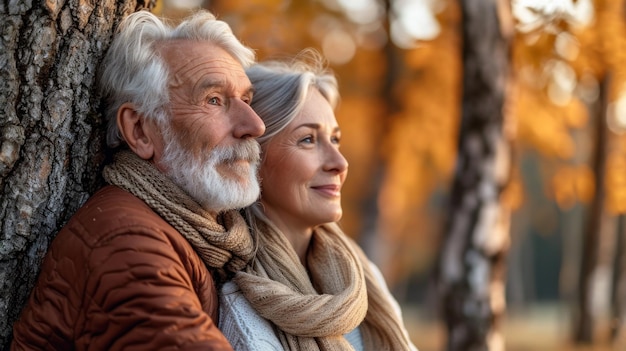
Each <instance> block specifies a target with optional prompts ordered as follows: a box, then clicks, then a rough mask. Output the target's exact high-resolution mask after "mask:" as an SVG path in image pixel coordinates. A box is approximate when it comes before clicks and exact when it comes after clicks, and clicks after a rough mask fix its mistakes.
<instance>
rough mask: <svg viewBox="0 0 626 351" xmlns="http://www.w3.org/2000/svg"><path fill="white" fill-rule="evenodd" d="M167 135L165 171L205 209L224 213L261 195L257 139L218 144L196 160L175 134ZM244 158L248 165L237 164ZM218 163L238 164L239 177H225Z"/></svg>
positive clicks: (164, 156)
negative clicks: (227, 144) (223, 144)
mask: <svg viewBox="0 0 626 351" xmlns="http://www.w3.org/2000/svg"><path fill="white" fill-rule="evenodd" d="M168 134H170V135H169V138H167V142H166V145H165V149H164V150H163V158H162V160H161V163H162V165H163V166H165V168H166V169H167V170H166V172H165V173H166V175H167V176H168V177H169V178H170V179H172V181H173V182H174V183H176V184H177V185H178V186H180V187H181V188H182V189H183V190H185V191H186V192H187V194H189V195H190V196H191V197H192V198H193V199H194V200H196V201H197V202H198V203H199V204H200V205H201V206H202V207H203V208H204V209H205V210H207V211H212V212H221V211H227V210H233V209H239V208H243V207H246V206H248V205H250V204H252V203H253V202H254V201H256V200H257V198H258V197H259V194H260V186H259V180H258V177H257V169H258V166H259V162H260V156H259V155H260V150H261V149H260V147H259V144H258V142H257V141H256V140H253V139H248V140H245V141H243V142H241V143H239V144H237V145H236V146H232V147H216V148H214V149H213V150H211V151H210V152H207V153H202V156H201V157H200V158H201V159H196V158H195V157H194V156H193V154H192V153H191V152H190V151H188V150H186V149H185V148H183V147H182V145H181V143H180V142H179V140H178V137H177V136H176V135H175V133H168ZM242 159H243V160H246V161H248V164H249V166H243V167H242V166H240V165H239V163H237V164H234V161H236V160H242ZM218 166H222V167H232V168H234V167H236V171H237V172H238V173H239V174H240V177H238V179H235V178H225V177H224V176H222V175H221V174H220V173H219V172H218V171H217V167H218ZM241 178H243V179H244V181H243V182H242V181H241V180H240V179H241Z"/></svg>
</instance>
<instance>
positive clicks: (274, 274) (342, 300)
mask: <svg viewBox="0 0 626 351" xmlns="http://www.w3.org/2000/svg"><path fill="white" fill-rule="evenodd" d="M258 222H259V223H257V226H258V231H259V234H258V240H259V249H258V252H257V254H256V257H255V259H254V260H253V261H252V262H251V264H250V265H249V266H248V267H247V268H246V271H245V273H244V272H239V273H237V275H236V276H235V281H236V283H237V284H238V285H239V287H240V288H241V290H242V292H243V294H244V296H245V297H246V299H247V300H248V301H249V302H250V304H251V305H252V307H253V308H254V309H255V310H256V311H257V312H258V313H259V314H260V315H261V316H263V317H264V318H266V319H268V320H269V321H270V322H272V323H273V324H274V326H275V328H276V331H277V335H278V337H279V339H280V341H281V343H282V345H283V348H284V349H285V350H300V351H309V350H311V351H317V350H323V351H327V350H353V348H352V346H351V345H350V343H348V341H347V340H346V339H345V338H344V337H343V334H346V333H348V332H350V331H352V330H353V329H354V328H356V327H358V326H360V327H361V328H360V329H361V334H362V337H363V345H364V348H365V350H376V351H379V350H380V351H383V350H393V351H397V350H409V349H410V348H409V344H410V341H409V340H408V336H407V335H406V334H405V333H404V326H403V324H402V321H401V320H400V319H399V318H398V316H396V314H395V313H394V312H393V311H394V309H393V307H392V305H391V304H390V302H389V300H388V298H387V295H386V294H385V292H384V291H383V290H382V289H381V287H380V286H379V284H378V281H377V279H376V278H375V276H374V274H373V272H372V271H371V269H370V267H369V261H368V260H367V258H366V257H365V255H364V253H363V252H362V251H361V250H360V248H358V246H357V245H356V244H355V243H354V242H352V241H351V240H349V239H348V238H347V237H346V236H345V235H344V234H343V233H342V232H341V230H340V229H339V227H338V226H336V225H325V226H322V227H320V228H318V229H316V230H315V232H314V233H313V237H312V239H311V243H310V245H309V249H308V252H307V258H306V259H307V266H308V268H309V272H308V273H307V271H306V269H305V267H304V266H303V265H302V264H301V263H300V260H299V258H298V256H297V255H296V253H295V251H294V250H293V248H292V247H291V245H290V243H289V242H288V241H287V239H286V238H285V236H284V235H282V234H280V233H278V232H277V231H276V230H273V229H272V228H271V227H270V226H268V225H267V224H265V223H263V222H260V221H258ZM309 275H310V278H309Z"/></svg>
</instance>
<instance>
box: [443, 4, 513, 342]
mask: <svg viewBox="0 0 626 351" xmlns="http://www.w3.org/2000/svg"><path fill="white" fill-rule="evenodd" d="M460 4H461V11H462V17H463V24H462V27H463V28H462V29H461V30H462V31H463V97H462V120H461V128H460V132H459V146H458V156H457V166H456V170H455V175H454V180H453V184H452V191H451V198H450V202H451V203H450V210H449V218H448V223H447V227H446V232H445V237H444V242H443V246H442V251H441V253H440V258H439V263H438V282H439V284H438V287H439V288H440V292H441V294H440V296H441V299H442V301H441V302H442V304H443V305H442V308H443V314H444V315H443V317H444V320H445V323H446V326H447V332H448V339H447V350H450V351H473V350H503V349H504V338H503V337H502V335H501V332H500V320H501V316H502V315H503V313H504V311H505V308H506V307H505V296H504V290H505V282H504V277H505V262H504V261H505V256H506V252H507V250H508V247H509V241H510V238H509V227H510V225H509V219H510V210H509V209H507V208H506V207H505V206H503V205H502V204H501V202H500V195H501V193H502V191H503V190H504V189H505V187H506V185H507V184H508V181H509V178H510V170H511V158H512V157H511V151H512V146H511V143H510V140H508V138H507V136H506V134H505V133H504V129H503V128H504V111H503V107H504V102H505V100H504V96H505V93H506V83H507V80H508V75H509V72H508V62H509V43H508V40H507V38H506V35H505V34H504V33H503V31H502V29H501V23H500V19H499V16H498V8H497V4H496V2H495V1H492V0H461V1H460Z"/></svg>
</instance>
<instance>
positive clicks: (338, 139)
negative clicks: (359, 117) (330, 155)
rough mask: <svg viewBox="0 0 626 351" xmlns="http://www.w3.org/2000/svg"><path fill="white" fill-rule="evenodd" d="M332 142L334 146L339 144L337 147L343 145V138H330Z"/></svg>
mask: <svg viewBox="0 0 626 351" xmlns="http://www.w3.org/2000/svg"><path fill="white" fill-rule="evenodd" d="M330 141H331V142H332V143H333V144H337V145H339V144H341V137H338V136H334V137H332V138H330Z"/></svg>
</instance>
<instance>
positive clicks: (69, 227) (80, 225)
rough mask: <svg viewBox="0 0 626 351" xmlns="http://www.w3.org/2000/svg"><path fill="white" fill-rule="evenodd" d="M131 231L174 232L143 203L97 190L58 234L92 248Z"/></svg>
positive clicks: (115, 192) (115, 190) (118, 190)
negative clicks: (79, 239)
mask: <svg viewBox="0 0 626 351" xmlns="http://www.w3.org/2000/svg"><path fill="white" fill-rule="evenodd" d="M133 231H142V232H143V231H152V232H163V231H165V232H171V231H175V229H174V228H172V227H171V226H170V225H169V224H168V223H167V222H166V221H165V220H163V219H162V218H161V217H160V216H159V215H158V214H157V213H156V212H154V211H153V210H152V209H151V208H150V207H149V206H148V205H147V204H146V203H145V202H144V201H142V200H141V199H139V198H138V197H136V196H134V195H133V194H131V193H129V192H127V191H125V190H123V189H121V188H119V187H116V186H112V185H108V186H105V187H104V188H102V189H100V190H98V191H97V192H96V193H95V194H93V195H92V196H91V197H90V198H89V200H87V202H86V203H85V204H84V205H83V206H82V207H81V208H80V209H79V210H78V211H77V212H76V213H75V214H74V216H72V218H70V220H69V221H68V223H67V224H66V225H65V226H64V227H63V228H62V230H61V232H60V233H59V235H60V236H63V235H72V234H73V235H76V236H78V237H80V238H81V240H83V241H84V242H85V244H87V246H94V245H97V243H101V242H103V241H106V240H108V239H110V237H111V236H116V235H120V234H123V233H127V232H133Z"/></svg>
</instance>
